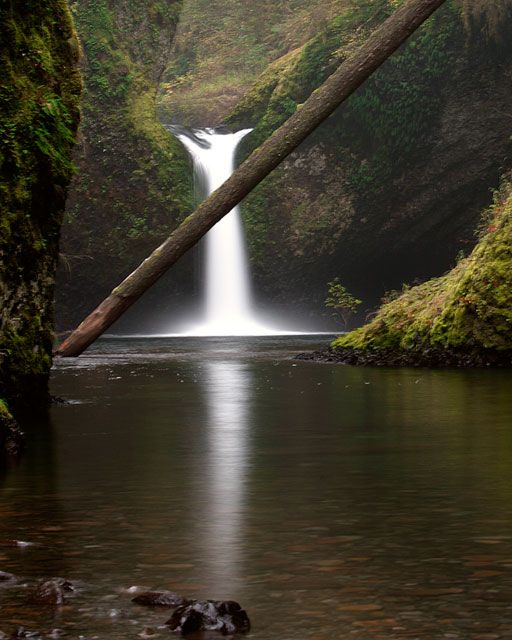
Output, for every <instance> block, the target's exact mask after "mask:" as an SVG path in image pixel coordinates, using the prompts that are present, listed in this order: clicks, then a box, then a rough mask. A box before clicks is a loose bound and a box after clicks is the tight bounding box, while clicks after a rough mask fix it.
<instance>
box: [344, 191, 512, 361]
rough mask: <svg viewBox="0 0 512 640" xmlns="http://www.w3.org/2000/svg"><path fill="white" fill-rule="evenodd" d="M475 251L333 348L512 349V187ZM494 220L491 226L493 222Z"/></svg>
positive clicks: (388, 306) (497, 204)
mask: <svg viewBox="0 0 512 640" xmlns="http://www.w3.org/2000/svg"><path fill="white" fill-rule="evenodd" d="M484 219H486V221H487V223H486V224H487V229H486V232H485V234H484V235H483V236H482V237H481V239H480V241H479V243H478V244H477V246H476V247H475V249H474V250H473V251H472V253H471V254H470V255H469V256H468V257H467V258H465V259H462V260H460V261H459V263H458V264H457V265H456V266H455V267H454V269H453V270H452V271H450V272H449V273H448V274H446V275H445V276H443V277H441V278H435V279H433V280H429V281H428V282H425V283H424V284H421V285H419V286H416V287H411V288H408V289H407V290H405V291H404V292H403V293H402V295H400V296H399V297H398V298H396V299H394V300H392V301H390V302H389V303H387V304H384V306H382V307H381V308H380V310H379V311H378V313H377V315H376V316H375V318H374V320H373V321H372V322H371V323H369V324H368V325H366V326H364V327H362V328H361V329H357V330H356V331H354V332H352V333H350V334H348V335H345V336H341V337H340V338H338V339H337V340H336V341H335V342H334V343H333V346H334V347H351V348H356V349H368V348H371V349H374V348H389V347H392V348H400V349H406V350H422V349H427V348H430V347H446V348H461V347H464V348H483V349H497V350H503V349H507V350H508V349H512V185H511V184H510V183H505V184H504V185H503V187H502V188H501V190H500V192H499V193H498V195H497V198H496V202H495V204H494V205H493V207H492V208H491V210H490V212H486V213H485V214H484ZM489 221H490V222H489Z"/></svg>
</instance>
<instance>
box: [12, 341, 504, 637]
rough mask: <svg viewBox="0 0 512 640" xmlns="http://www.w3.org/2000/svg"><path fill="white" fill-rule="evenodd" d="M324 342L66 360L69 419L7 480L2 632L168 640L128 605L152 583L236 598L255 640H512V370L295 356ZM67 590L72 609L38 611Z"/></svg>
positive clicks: (57, 421)
mask: <svg viewBox="0 0 512 640" xmlns="http://www.w3.org/2000/svg"><path fill="white" fill-rule="evenodd" d="M320 343H322V344H325V339H322V340H320V339H319V338H317V337H294V338H293V339H290V338H285V337H281V338H272V339H270V338H258V339H255V338H251V339H242V338H232V339H222V340H217V339H213V338H203V339H197V340H195V339H192V338H189V339H187V340H177V339H151V340H143V339H140V340H133V339H131V340H120V339H117V340H100V341H98V342H97V343H96V344H95V345H93V347H91V348H90V349H89V350H88V351H87V352H86V354H85V355H84V356H82V357H80V358H78V359H67V360H61V361H60V362H59V363H58V364H57V366H56V368H55V369H54V372H53V377H52V392H53V393H54V394H56V395H59V396H62V397H64V398H67V399H68V400H69V401H70V403H69V404H65V405H55V406H53V408H52V411H51V421H50V423H49V424H48V425H42V424H34V425H33V427H34V428H33V433H31V434H30V447H29V448H28V450H27V452H26V455H25V456H24V457H23V459H22V460H21V462H20V464H19V465H18V466H17V467H16V468H12V469H11V470H10V471H9V473H8V474H7V475H5V476H4V477H3V479H2V483H1V489H0V514H1V517H0V570H3V571H8V572H11V573H14V574H16V575H17V576H19V577H20V578H21V582H20V583H19V585H18V586H15V587H13V588H10V587H9V588H7V587H0V597H1V601H0V630H2V631H5V632H6V633H9V634H10V633H11V631H12V629H13V628H14V627H15V626H18V625H24V626H26V627H27V628H29V629H39V630H41V631H46V632H48V631H50V630H51V629H55V628H60V629H62V630H63V631H64V632H65V634H66V635H65V636H64V637H66V638H79V637H85V638H94V637H97V638H101V639H102V640H103V639H105V640H107V639H108V640H126V639H130V638H133V639H134V640H135V639H136V638H139V637H143V636H144V633H143V630H144V628H145V627H152V628H154V629H155V635H154V636H153V637H155V638H169V637H172V636H171V635H170V633H169V631H167V630H166V629H160V628H159V625H161V624H162V623H163V622H164V621H165V620H166V619H167V618H168V617H169V615H168V613H167V612H166V611H165V610H158V611H150V610H146V609H143V608H141V607H137V606H135V605H133V604H131V602H130V599H131V597H132V594H130V593H128V592H127V591H126V589H127V588H129V587H131V586H133V585H140V586H144V587H147V588H158V589H170V590H174V591H177V592H179V593H182V594H183V595H185V596H191V597H201V598H202V597H210V598H233V599H235V600H238V601H239V602H241V604H242V605H243V606H244V607H246V608H247V610H248V613H249V615H250V617H251V620H252V624H253V631H252V632H251V634H250V636H249V639H250V640H270V639H274V638H275V639H276V640H277V639H280V640H288V639H290V640H292V639H293V640H313V639H315V640H333V639H338V638H339V639H340V640H344V639H347V640H348V639H349V638H355V639H357V640H367V639H368V638H371V640H377V639H384V640H397V639H399V638H400V639H402V638H420V639H421V640H427V639H428V640H436V639H438V638H439V639H441V638H443V639H445V638H448V637H449V638H460V640H469V639H474V638H477V637H482V638H483V637H486V638H491V637H492V635H493V634H494V636H495V637H502V638H506V637H510V636H511V635H512V609H511V605H510V602H511V598H512V560H511V559H512V526H511V525H512V500H511V487H512V463H511V460H512V433H511V430H510V426H511V424H512V396H511V394H510V386H511V383H512V374H511V372H508V371H426V370H406V369H404V370H385V369H382V370H381V369H361V368H353V367H344V366H339V365H328V364H323V365H320V364H314V363H308V362H300V361H297V362H295V361H293V360H292V359H291V356H293V355H294V354H295V353H297V352H299V351H305V350H308V349H316V348H319V347H320V346H321V344H320ZM13 539H15V540H23V541H28V542H31V543H33V546H27V547H17V546H13V544H12V540H13ZM54 575H58V576H62V577H65V578H67V579H69V580H71V581H73V582H76V583H77V584H78V586H79V592H78V594H77V596H76V597H75V598H73V599H72V600H70V602H69V603H68V604H67V605H66V606H65V607H62V608H60V609H56V610H52V609H44V608H43V609H38V608H37V607H35V606H32V605H29V604H27V602H26V593H27V587H26V586H23V585H27V584H30V583H32V582H33V581H34V580H36V579H39V578H43V577H50V576H54ZM140 634H142V636H141V635H140ZM54 637H55V636H54Z"/></svg>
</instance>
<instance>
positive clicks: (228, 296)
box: [169, 127, 279, 336]
mask: <svg viewBox="0 0 512 640" xmlns="http://www.w3.org/2000/svg"><path fill="white" fill-rule="evenodd" d="M169 129H170V130H171V131H172V132H173V133H174V135H175V136H176V137H177V138H178V139H179V140H180V141H181V142H182V143H183V145H184V146H185V148H186V149H187V150H188V152H189V153H190V155H191V157H192V160H193V163H194V177H195V182H196V186H197V188H198V190H199V191H200V193H199V195H200V196H201V197H202V198H205V197H207V196H208V195H210V194H211V193H212V192H213V191H215V189H217V188H218V187H220V185H221V184H222V183H223V182H225V181H226V180H227V179H228V178H229V177H230V175H231V174H232V173H233V170H234V162H235V152H236V148H237V146H238V144H239V142H240V141H241V140H242V138H243V137H244V136H246V135H247V134H248V133H249V132H250V131H251V129H243V130H242V131H238V132H237V133H219V132H216V131H215V130H213V129H195V130H194V131H192V132H190V131H186V130H184V129H182V128H179V127H169ZM205 273H206V278H205V300H206V308H205V318H204V321H203V322H202V323H201V324H200V325H199V326H196V327H193V328H192V329H190V330H189V331H187V332H186V333H187V334H188V335H195V336H244V335H269V334H275V333H279V332H276V331H275V330H273V329H270V328H268V327H265V326H264V325H263V324H262V323H261V322H260V321H259V320H258V318H257V315H256V313H255V311H254V308H253V302H252V296H251V286H250V278H249V267H248V261H247V255H246V250H245V240H244V233H243V228H242V222H241V220H240V212H239V208H238V207H235V208H234V209H233V210H232V211H231V212H230V213H228V214H227V215H226V216H225V217H224V218H222V220H220V221H219V222H218V223H217V224H216V225H215V226H214V227H213V228H212V229H211V230H210V231H209V232H208V233H207V235H206V270H205Z"/></svg>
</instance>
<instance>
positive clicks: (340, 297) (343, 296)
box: [325, 278, 363, 328]
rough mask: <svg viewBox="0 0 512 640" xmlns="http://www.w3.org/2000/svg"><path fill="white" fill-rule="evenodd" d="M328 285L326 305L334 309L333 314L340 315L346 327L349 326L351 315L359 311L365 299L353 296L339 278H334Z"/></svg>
mask: <svg viewBox="0 0 512 640" xmlns="http://www.w3.org/2000/svg"><path fill="white" fill-rule="evenodd" d="M327 287H328V289H327V298H326V300H325V306H326V307H328V308H330V309H334V313H333V315H336V316H338V317H339V318H340V319H341V321H342V323H343V326H344V328H347V325H348V321H349V319H350V316H352V315H353V314H354V313H355V312H356V311H357V308H358V307H359V305H360V304H362V302H363V301H362V300H359V299H358V298H356V297H355V296H353V295H352V294H351V293H350V292H349V291H348V290H347V288H346V287H345V286H344V285H342V284H341V282H340V279H339V278H334V280H333V281H332V282H329V283H328V284H327Z"/></svg>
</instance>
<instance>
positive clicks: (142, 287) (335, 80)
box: [55, 0, 445, 357]
mask: <svg viewBox="0 0 512 640" xmlns="http://www.w3.org/2000/svg"><path fill="white" fill-rule="evenodd" d="M444 2H445V0H407V1H406V2H405V3H404V4H403V5H402V6H401V7H400V8H398V9H397V10H396V11H395V12H394V13H393V14H392V15H391V16H390V17H389V18H388V19H387V20H386V21H385V22H384V23H383V24H382V25H381V26H380V27H379V28H378V29H377V30H376V31H375V32H374V33H373V34H372V35H371V36H370V37H369V38H368V39H367V41H366V42H365V43H364V44H363V45H362V46H361V47H360V48H359V50H358V51H357V52H356V53H355V54H354V55H352V56H351V57H349V58H347V59H346V60H345V61H344V62H343V63H342V64H341V65H340V66H339V67H338V69H337V70H336V71H335V72H334V73H333V74H332V75H330V76H329V78H327V80H326V81H325V82H324V83H323V84H322V85H321V86H320V87H319V88H318V89H316V90H315V91H314V92H313V93H312V94H311V96H310V97H309V98H308V99H307V100H306V101H305V102H304V104H303V105H302V107H301V108H300V109H298V110H297V111H296V112H295V113H294V114H293V115H292V116H291V117H290V118H289V119H288V120H287V121H286V122H285V123H284V124H283V125H282V126H281V127H280V128H279V129H277V130H276V131H275V132H274V133H273V134H272V135H271V136H270V138H268V139H267V140H266V141H265V142H264V143H263V144H262V145H261V146H260V147H258V149H256V150H255V151H254V152H253V153H252V154H251V155H250V156H249V157H248V158H247V159H246V160H245V162H243V163H242V164H241V165H240V167H239V168H238V169H237V170H236V171H235V172H234V173H233V174H232V176H231V177H230V178H229V179H228V180H227V181H226V182H225V183H224V184H223V185H222V186H221V187H219V188H218V189H217V190H216V191H215V192H214V193H212V194H211V195H210V196H209V197H208V198H207V199H206V200H205V201H204V202H203V203H202V204H201V205H200V206H199V207H198V208H197V209H196V211H195V212H194V213H193V214H192V215H190V216H189V217H188V218H186V219H185V220H184V221H183V222H182V223H181V225H180V226H179V227H178V228H177V229H176V230H175V231H173V232H172V234H171V235H170V236H169V237H168V238H167V240H165V242H164V243H163V244H161V245H160V246H159V247H158V248H157V249H155V251H153V253H152V254H151V255H150V256H149V257H148V258H146V260H144V262H142V264H141V265H140V266H139V267H137V269H135V271H133V273H131V274H130V275H129V276H128V277H127V278H126V279H125V280H124V281H123V282H122V283H121V284H120V285H119V286H118V287H116V288H115V289H114V290H113V291H112V293H111V294H110V295H109V296H108V298H106V299H105V300H104V301H103V302H102V303H101V304H100V305H99V306H98V307H97V308H96V309H95V310H94V311H93V312H92V313H91V314H90V315H89V316H87V318H85V320H84V321H83V322H82V323H81V324H80V325H79V326H78V327H77V329H75V331H73V333H71V335H70V336H69V337H68V338H66V340H64V341H63V342H62V344H61V345H60V346H59V347H58V348H57V351H56V354H55V355H57V356H64V357H72V356H78V355H80V354H81V353H82V352H83V351H84V350H85V349H87V347H88V346H89V345H90V344H92V343H93V342H94V341H95V340H96V338H98V337H99V336H100V335H101V334H102V333H103V332H104V331H105V330H106V329H108V327H110V326H111V325H112V324H113V323H114V322H115V321H116V320H117V319H118V318H119V317H120V316H121V315H122V314H123V313H124V312H125V311H126V310H127V309H128V308H129V307H130V306H131V305H132V304H133V303H134V302H136V301H137V300H138V299H139V298H140V297H141V295H142V294H143V293H144V292H145V291H146V290H147V289H149V287H151V286H152V285H153V284H154V283H155V282H156V281H157V280H158V279H159V278H160V277H161V276H162V275H163V274H164V273H165V272H166V271H167V270H168V269H169V268H170V267H171V266H172V265H173V264H174V263H175V262H177V261H178V260H179V258H181V256H182V255H183V254H184V253H186V252H187V251H188V250H189V249H190V248H191V247H193V246H194V245H195V244H196V243H197V242H198V241H199V240H200V239H201V238H202V237H203V236H204V235H205V234H206V233H207V232H208V231H209V230H210V229H211V228H212V227H213V226H214V225H215V224H216V223H217V222H219V220H220V219H221V218H223V217H224V216H225V215H227V214H228V213H229V212H230V211H231V210H232V209H233V207H235V206H236V205H237V204H239V203H240V202H241V201H242V200H243V199H244V198H245V197H246V196H247V195H248V194H249V193H250V192H251V191H252V190H253V189H254V187H255V186H256V185H257V184H259V183H260V182H261V181H262V180H263V179H264V178H265V177H266V176H267V175H268V174H269V173H270V172H271V171H272V170H273V169H275V168H276V167H277V166H278V165H279V164H280V163H281V162H282V161H283V160H284V159H285V158H286V157H287V156H288V155H289V154H290V153H291V152H292V151H293V150H294V149H296V147H297V146H298V145H299V144H300V143H301V142H302V141H303V140H304V139H305V138H306V137H307V136H308V135H309V134H310V133H312V132H313V131H314V130H315V129H316V128H317V127H318V125H319V124H321V123H322V122H323V121H324V120H325V119H326V118H328V117H329V116H330V115H331V113H332V112H333V111H334V110H335V109H336V108H337V107H339V106H340V104H342V103H343V102H344V101H345V100H346V99H347V98H348V97H349V96H350V95H351V94H352V93H354V91H355V90H356V89H357V88H358V87H360V86H361V85H362V84H363V82H364V81H365V80H366V79H367V78H368V77H369V76H370V75H371V74H372V73H373V72H374V71H375V70H376V69H378V67H380V65H381V64H383V63H384V62H385V61H386V60H387V59H388V58H389V57H390V56H391V54H392V53H394V52H395V51H396V50H397V49H398V47H400V45H402V44H403V43H404V42H405V41H406V40H407V38H408V37H409V36H410V35H412V34H413V33H414V32H415V31H416V29H418V27H419V26H420V25H421V24H423V22H424V21H425V20H426V19H427V18H428V17H429V16H431V15H432V13H434V11H435V10H436V9H438V8H439V7H440V6H441V5H442V4H444Z"/></svg>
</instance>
